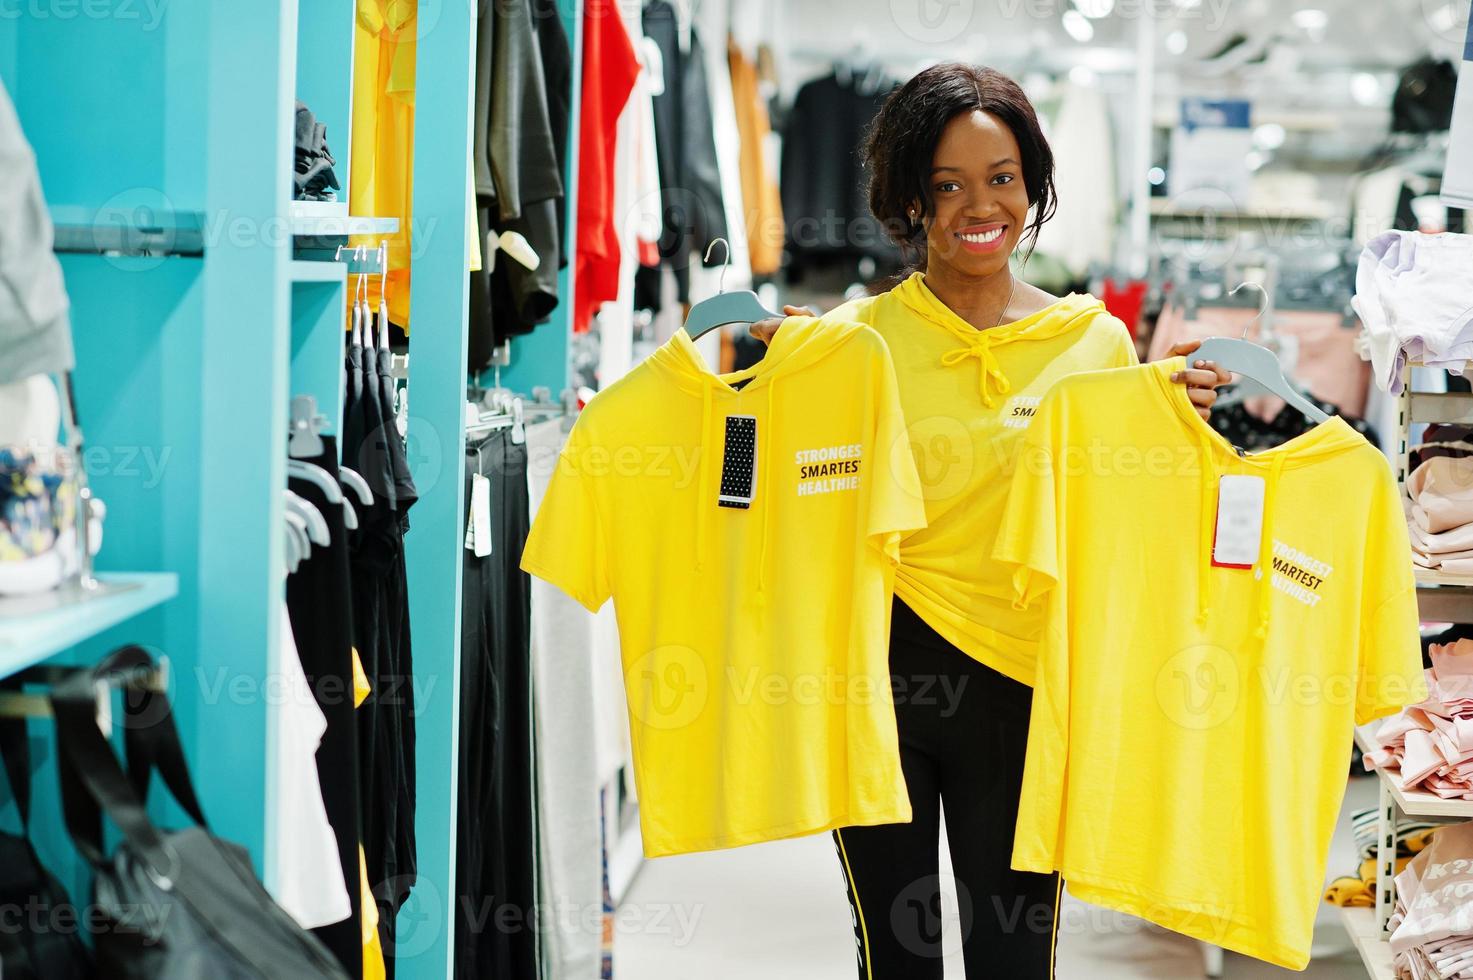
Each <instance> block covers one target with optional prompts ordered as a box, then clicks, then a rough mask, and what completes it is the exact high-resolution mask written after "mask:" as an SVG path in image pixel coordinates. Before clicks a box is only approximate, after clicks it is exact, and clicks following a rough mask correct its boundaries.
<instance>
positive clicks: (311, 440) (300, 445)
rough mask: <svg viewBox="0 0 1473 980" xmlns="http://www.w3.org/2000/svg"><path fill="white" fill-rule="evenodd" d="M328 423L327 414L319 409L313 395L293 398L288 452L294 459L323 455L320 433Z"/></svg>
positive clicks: (314, 457)
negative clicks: (321, 412)
mask: <svg viewBox="0 0 1473 980" xmlns="http://www.w3.org/2000/svg"><path fill="white" fill-rule="evenodd" d="M326 423H327V416H325V415H322V414H320V413H319V412H318V411H317V399H315V398H313V397H312V396H311V395H297V396H296V397H294V398H293V399H292V407H291V424H290V428H291V437H290V438H289V439H288V440H287V446H286V452H287V455H288V456H291V457H292V458H294V459H316V458H317V457H318V456H321V455H322V450H323V445H322V437H321V436H320V435H318V433H319V432H321V431H322V426H323V425H325V424H326Z"/></svg>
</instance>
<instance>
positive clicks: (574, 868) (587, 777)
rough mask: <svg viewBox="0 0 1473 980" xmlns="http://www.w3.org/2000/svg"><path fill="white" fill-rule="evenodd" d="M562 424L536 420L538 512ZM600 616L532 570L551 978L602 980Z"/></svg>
mask: <svg viewBox="0 0 1473 980" xmlns="http://www.w3.org/2000/svg"><path fill="white" fill-rule="evenodd" d="M563 439H564V436H563V432H562V423H561V421H560V420H557V419H551V420H549V421H546V422H539V423H537V424H536V425H529V426H527V454H528V455H527V482H528V490H529V492H530V495H531V503H532V515H533V516H534V517H535V516H536V511H537V506H538V504H540V503H541V501H542V498H543V496H544V495H545V494H546V493H547V484H548V481H549V480H551V478H552V474H553V470H554V468H555V463H556V460H557V455H558V451H559V449H560V448H561V447H562V444H563ZM593 625H594V617H593V616H592V614H590V613H589V612H588V611H587V610H586V609H584V608H583V607H582V606H580V605H578V603H577V602H575V601H574V600H573V599H571V598H569V597H568V596H566V595H564V594H563V593H562V592H561V591H559V590H558V589H557V588H556V587H555V586H552V585H549V584H548V583H546V582H544V581H542V580H541V579H540V578H536V577H535V576H534V577H533V578H532V691H533V695H534V696H535V698H536V710H535V712H534V717H535V718H536V744H537V751H536V756H537V797H538V799H537V816H538V821H537V822H538V875H537V882H538V884H537V890H538V903H539V904H540V905H541V906H542V908H543V909H544V910H545V913H546V916H545V925H544V928H543V930H542V932H541V936H542V940H543V961H544V963H545V964H546V966H547V973H548V977H549V978H550V980H598V976H599V966H600V958H601V955H602V954H601V943H602V935H601V930H602V921H603V920H602V910H603V881H602V874H601V872H602V865H601V861H600V855H601V853H602V847H603V843H602V836H601V830H602V828H601V827H600V825H599V804H598V793H599V786H598V771H597V752H596V751H595V749H596V741H597V732H596V729H595V725H594V721H595V705H594V669H593V668H594V662H593Z"/></svg>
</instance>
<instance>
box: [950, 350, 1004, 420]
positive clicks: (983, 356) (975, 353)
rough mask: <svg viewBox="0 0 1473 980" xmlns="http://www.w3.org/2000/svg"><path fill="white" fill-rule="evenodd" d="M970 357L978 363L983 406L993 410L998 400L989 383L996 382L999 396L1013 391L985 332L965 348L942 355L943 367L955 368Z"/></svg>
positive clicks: (978, 383) (979, 386)
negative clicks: (993, 395) (990, 389)
mask: <svg viewBox="0 0 1473 980" xmlns="http://www.w3.org/2000/svg"><path fill="white" fill-rule="evenodd" d="M969 357H975V358H976V359H977V361H978V368H979V376H978V378H977V388H978V390H979V391H980V392H981V395H982V404H984V405H986V406H987V407H988V408H992V407H993V406H994V405H995V404H996V399H994V398H993V397H992V392H991V391H989V390H988V389H989V385H988V382H989V381H990V382H994V383H995V384H996V387H997V393H998V394H999V395H1006V394H1007V393H1008V392H1009V391H1011V390H1012V386H1011V385H1010V384H1009V383H1008V378H1007V375H1005V374H1003V372H1002V366H1001V365H1000V364H998V362H997V355H996V354H994V353H993V352H992V338H991V337H989V336H988V335H987V334H986V333H985V332H982V331H979V332H978V333H977V335H976V337H973V338H969V339H968V342H967V345H966V346H965V347H958V348H956V349H955V350H949V351H947V352H946V353H945V354H942V355H941V366H942V367H953V366H954V365H957V364H960V363H962V362H963V361H965V360H966V359H967V358H969Z"/></svg>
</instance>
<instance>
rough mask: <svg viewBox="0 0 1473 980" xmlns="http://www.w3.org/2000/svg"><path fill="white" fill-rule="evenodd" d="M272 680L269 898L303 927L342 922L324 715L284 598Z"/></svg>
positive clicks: (344, 905) (348, 909)
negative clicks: (322, 751)
mask: <svg viewBox="0 0 1473 980" xmlns="http://www.w3.org/2000/svg"><path fill="white" fill-rule="evenodd" d="M274 676H275V677H276V679H277V680H278V682H279V687H278V689H277V691H276V692H274V696H273V697H272V699H271V701H270V706H271V715H272V724H273V725H274V726H275V729H276V739H275V741H274V743H273V752H272V755H273V762H274V767H273V768H274V773H275V790H276V791H275V792H274V793H273V794H271V799H272V804H273V806H274V807H275V810H276V812H275V813H274V814H272V816H273V817H274V823H273V824H272V825H273V826H274V827H275V828H276V832H275V841H274V845H275V849H276V853H275V858H276V873H275V875H274V876H273V877H274V878H275V881H274V882H272V886H273V887H272V889H271V897H272V898H275V899H276V904H278V905H280V906H281V907H282V908H283V909H285V910H286V912H287V914H288V915H290V916H291V917H292V918H293V919H295V920H296V922H297V925H299V926H301V927H302V928H303V929H316V928H318V927H319V926H325V925H329V924H331V923H333V922H341V921H343V920H344V919H346V918H347V917H348V916H349V915H351V914H352V911H353V910H352V906H351V904H350V902H349V901H348V889H347V886H346V885H345V884H344V881H343V867H342V864H341V862H340V861H339V860H338V839H337V836H336V835H335V834H334V833H333V829H332V824H330V823H329V822H328V820H327V809H326V807H325V806H324V804H323V802H322V785H321V783H319V782H318V779H317V746H319V745H320V744H322V736H323V734H324V733H326V732H327V718H326V717H324V716H323V714H322V709H321V708H319V707H318V706H317V699H316V698H315V697H313V695H312V687H311V685H309V684H308V683H307V675H306V674H304V673H303V672H302V659H301V656H300V655H299V654H298V653H297V642H296V637H294V636H293V635H292V624H291V617H290V616H289V615H288V614H287V609H286V600H285V599H283V600H282V605H281V642H280V644H279V649H278V662H277V665H276V670H275V671H274Z"/></svg>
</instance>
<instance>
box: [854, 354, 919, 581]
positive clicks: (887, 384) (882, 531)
mask: <svg viewBox="0 0 1473 980" xmlns="http://www.w3.org/2000/svg"><path fill="white" fill-rule="evenodd" d="M881 343H882V344H883V341H882V342H881ZM881 351H882V352H883V353H882V356H881V358H880V360H881V363H880V369H879V371H878V372H877V385H878V391H877V392H876V397H875V415H876V419H875V437H874V448H873V449H872V452H873V453H874V458H875V461H876V462H875V466H874V470H873V474H872V480H873V483H874V485H873V487H871V489H870V499H869V518H868V520H869V524H868V532H869V535H870V538H871V540H873V541H874V542H875V544H876V545H877V546H878V547H879V548H880V550H882V551H884V552H885V554H886V555H888V556H889V558H890V560H891V561H899V560H900V539H901V538H902V537H904V535H905V533H906V532H908V531H915V530H918V529H920V528H923V527H925V526H926V503H925V496H924V494H923V493H922V491H921V478H920V474H919V473H918V472H917V471H916V461H915V454H914V453H912V452H911V448H910V436H909V434H908V432H907V430H906V426H905V412H904V410H903V409H902V408H901V405H900V387H899V384H898V383H897V382H896V380H895V365H894V363H893V362H892V361H891V360H890V354H889V351H888V349H887V348H884V347H883V346H882V347H881Z"/></svg>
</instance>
